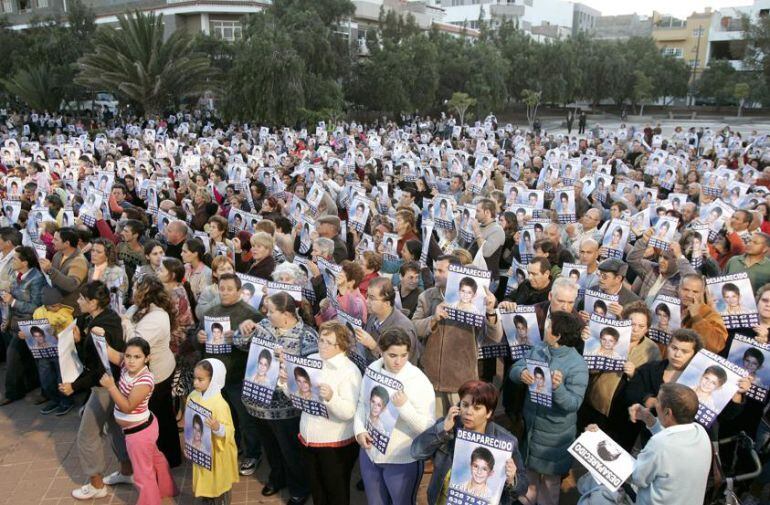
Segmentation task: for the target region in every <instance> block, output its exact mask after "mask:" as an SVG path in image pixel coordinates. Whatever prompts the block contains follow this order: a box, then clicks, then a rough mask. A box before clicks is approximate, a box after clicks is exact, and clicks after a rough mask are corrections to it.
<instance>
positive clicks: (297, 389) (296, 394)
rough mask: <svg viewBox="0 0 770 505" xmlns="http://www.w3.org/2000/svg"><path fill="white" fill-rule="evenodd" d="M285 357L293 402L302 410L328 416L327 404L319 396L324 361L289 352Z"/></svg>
mask: <svg viewBox="0 0 770 505" xmlns="http://www.w3.org/2000/svg"><path fill="white" fill-rule="evenodd" d="M283 358H284V362H285V363H286V374H287V375H288V376H289V397H290V398H291V403H293V404H294V406H295V407H296V408H298V409H300V410H302V412H306V413H308V414H311V415H314V416H321V417H327V418H328V417H329V413H328V412H327V411H326V405H325V404H324V403H323V402H322V400H321V398H320V397H319V396H318V385H319V384H318V381H319V380H320V378H321V369H322V368H323V361H321V360H320V359H314V358H303V357H302V356H295V355H293V354H288V353H284V355H283Z"/></svg>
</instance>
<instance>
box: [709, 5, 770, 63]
mask: <svg viewBox="0 0 770 505" xmlns="http://www.w3.org/2000/svg"><path fill="white" fill-rule="evenodd" d="M768 15H770V0H754V3H753V4H752V5H746V6H740V7H725V8H722V9H719V10H718V11H715V12H714V14H713V16H712V18H711V27H710V29H709V33H708V46H707V49H706V50H707V53H706V61H707V64H711V62H713V61H729V62H730V64H731V65H732V66H733V68H735V69H736V70H742V69H743V56H744V54H745V52H746V34H745V33H744V31H743V23H742V18H743V16H748V17H749V18H750V19H751V20H752V21H756V20H757V19H758V18H760V17H764V16H768Z"/></svg>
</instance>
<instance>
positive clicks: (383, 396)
mask: <svg viewBox="0 0 770 505" xmlns="http://www.w3.org/2000/svg"><path fill="white" fill-rule="evenodd" d="M374 396H376V397H377V398H379V399H380V400H382V406H383V407H384V406H386V405H387V404H388V403H390V395H389V394H388V390H387V389H385V388H384V387H382V386H374V387H373V388H372V390H371V392H370V393H369V400H371V399H372V397H374Z"/></svg>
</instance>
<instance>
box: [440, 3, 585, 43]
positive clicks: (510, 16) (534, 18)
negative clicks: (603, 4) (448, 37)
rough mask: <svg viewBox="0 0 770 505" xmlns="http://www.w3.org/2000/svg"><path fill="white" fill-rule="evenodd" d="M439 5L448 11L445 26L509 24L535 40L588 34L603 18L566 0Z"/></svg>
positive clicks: (472, 26)
mask: <svg viewBox="0 0 770 505" xmlns="http://www.w3.org/2000/svg"><path fill="white" fill-rule="evenodd" d="M440 5H441V7H442V8H443V9H444V10H445V11H446V15H445V17H444V22H445V23H450V24H453V25H458V26H462V25H465V26H467V27H469V28H474V29H475V28H478V27H479V20H482V21H484V22H486V23H488V24H489V25H490V26H492V27H494V26H496V25H499V24H500V23H501V22H503V21H505V20H509V21H513V22H514V23H515V24H516V25H517V26H518V27H519V28H521V29H522V30H524V31H525V32H528V33H530V34H532V35H535V36H536V38H542V37H543V36H544V34H553V35H545V36H546V37H552V38H556V37H569V36H570V35H575V34H576V33H577V32H578V31H582V30H586V31H589V30H590V29H592V28H593V26H594V25H595V23H596V19H598V17H599V15H600V13H599V11H597V10H595V9H591V8H590V7H587V6H585V5H583V4H580V3H574V2H569V1H566V0H440ZM535 28H537V29H535Z"/></svg>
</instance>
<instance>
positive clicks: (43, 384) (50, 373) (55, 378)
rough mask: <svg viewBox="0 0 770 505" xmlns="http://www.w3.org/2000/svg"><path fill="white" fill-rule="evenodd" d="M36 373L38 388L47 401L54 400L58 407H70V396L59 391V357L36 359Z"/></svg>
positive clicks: (71, 401) (60, 380)
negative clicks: (38, 378) (38, 381)
mask: <svg viewBox="0 0 770 505" xmlns="http://www.w3.org/2000/svg"><path fill="white" fill-rule="evenodd" d="M35 364H36V365H37V374H38V376H39V377H40V390H41V391H42V392H43V395H44V396H45V397H46V398H48V401H51V402H56V403H58V404H59V406H60V407H70V406H71V405H72V403H73V401H74V400H73V399H72V396H67V395H64V394H62V393H60V392H59V384H61V382H62V379H61V371H60V370H59V358H41V359H36V360H35Z"/></svg>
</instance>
